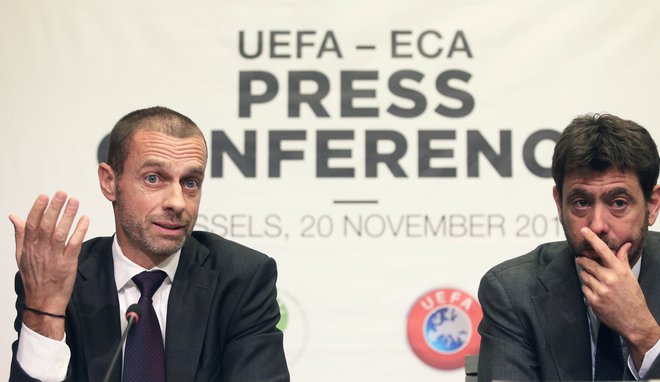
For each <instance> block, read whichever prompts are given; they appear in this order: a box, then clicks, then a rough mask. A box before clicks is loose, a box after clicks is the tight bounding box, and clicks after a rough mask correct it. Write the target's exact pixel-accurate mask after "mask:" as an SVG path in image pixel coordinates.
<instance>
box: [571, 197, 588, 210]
mask: <svg viewBox="0 0 660 382" xmlns="http://www.w3.org/2000/svg"><path fill="white" fill-rule="evenodd" d="M573 205H574V206H575V207H576V208H587V207H589V202H587V201H586V200H584V199H577V200H575V201H574V202H573Z"/></svg>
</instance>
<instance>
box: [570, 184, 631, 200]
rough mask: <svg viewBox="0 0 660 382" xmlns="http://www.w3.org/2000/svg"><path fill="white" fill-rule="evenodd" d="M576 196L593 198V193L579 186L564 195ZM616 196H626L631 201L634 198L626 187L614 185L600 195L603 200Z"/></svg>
mask: <svg viewBox="0 0 660 382" xmlns="http://www.w3.org/2000/svg"><path fill="white" fill-rule="evenodd" d="M576 196H580V197H584V198H594V194H593V193H591V192H589V191H587V190H585V189H583V188H580V187H578V188H576V189H574V190H571V192H569V193H568V194H567V195H566V197H567V198H568V199H571V198H574V197H576ZM617 196H625V197H626V198H628V199H630V200H632V201H634V200H635V198H634V197H633V195H632V194H631V193H630V192H629V191H628V189H626V188H624V187H616V188H613V189H611V190H609V191H607V192H606V193H604V194H603V195H602V196H601V198H602V199H605V200H610V199H614V198H615V197H617Z"/></svg>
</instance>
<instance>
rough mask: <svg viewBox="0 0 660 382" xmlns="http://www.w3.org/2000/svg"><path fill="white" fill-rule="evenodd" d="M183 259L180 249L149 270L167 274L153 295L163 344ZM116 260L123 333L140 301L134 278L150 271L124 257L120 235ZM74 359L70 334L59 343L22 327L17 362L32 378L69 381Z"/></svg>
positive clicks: (49, 381) (115, 243) (116, 280)
mask: <svg viewBox="0 0 660 382" xmlns="http://www.w3.org/2000/svg"><path fill="white" fill-rule="evenodd" d="M179 257H181V251H180V250H179V251H177V252H176V253H174V254H173V255H171V256H169V257H168V258H167V259H165V260H164V261H163V262H162V263H160V264H158V266H156V267H154V268H152V269H149V270H162V271H163V272H165V273H166V274H167V277H166V278H165V280H164V281H163V284H161V286H160V288H158V290H157V291H156V293H154V296H153V305H154V310H155V311H156V316H158V322H159V323H160V330H161V333H162V335H163V343H165V328H166V325H167V304H168V300H169V296H170V290H171V289H172V282H173V281H174V275H175V274H176V268H177V266H178V265H179ZM112 260H113V261H112V262H113V268H114V274H115V285H116V286H117V297H118V298H119V320H120V322H121V330H122V331H123V330H124V328H126V316H125V312H126V309H127V308H128V307H129V306H130V305H131V304H134V303H137V301H138V300H139V299H140V290H139V289H138V287H137V286H136V285H135V283H134V282H133V280H132V277H133V276H135V275H137V274H138V273H141V272H144V271H145V270H147V269H144V268H142V267H141V266H139V265H137V264H135V263H134V262H132V261H131V260H129V259H128V258H127V257H126V256H124V253H123V252H122V250H121V248H120V247H119V243H118V242H117V236H116V235H115V237H114V239H113V243H112ZM99 330H103V328H99ZM70 359H71V351H70V349H69V346H67V344H66V335H65V337H64V338H63V339H62V340H61V341H57V340H54V339H52V338H48V337H45V336H42V335H40V334H38V333H36V332H34V331H33V330H31V329H30V328H28V327H27V326H26V325H25V324H23V325H22V327H21V333H20V336H19V339H18V349H17V351H16V360H17V361H18V363H19V365H21V368H23V370H24V371H25V372H26V373H27V374H28V375H30V376H31V377H32V378H36V379H39V380H42V381H46V382H51V381H52V382H57V381H62V380H64V378H66V372H67V368H68V365H69V360H70ZM108 366H109V365H108Z"/></svg>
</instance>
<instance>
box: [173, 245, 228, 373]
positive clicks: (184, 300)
mask: <svg viewBox="0 0 660 382" xmlns="http://www.w3.org/2000/svg"><path fill="white" fill-rule="evenodd" d="M208 255H209V251H208V249H207V248H206V247H204V246H202V245H201V244H200V243H199V242H198V241H197V240H196V239H195V238H193V237H190V238H189V239H188V240H187V242H186V245H185V246H184V247H183V249H182V251H181V258H180V260H179V266H178V267H177V270H176V275H175V276H174V282H173V284H172V290H171V292H170V298H169V302H168V308H167V328H166V335H165V365H166V372H165V375H166V377H167V380H168V381H193V380H194V378H195V374H196V372H197V367H198V365H199V358H200V355H201V351H202V345H203V343H204V337H205V334H206V327H207V323H209V322H210V321H209V314H210V311H211V309H210V307H211V303H212V301H213V295H214V293H215V290H216V284H217V281H218V272H217V271H214V270H211V269H208V268H205V267H203V263H204V261H205V260H206V258H207V257H208Z"/></svg>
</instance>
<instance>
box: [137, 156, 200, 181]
mask: <svg viewBox="0 0 660 382" xmlns="http://www.w3.org/2000/svg"><path fill="white" fill-rule="evenodd" d="M165 164H166V162H163V161H160V160H158V159H147V160H146V161H144V163H142V166H141V168H143V169H144V168H148V167H155V168H166V167H169V166H166V165H165ZM204 171H205V168H204V167H203V166H195V167H193V168H191V169H189V170H188V171H187V172H188V173H191V174H194V175H197V176H201V177H204Z"/></svg>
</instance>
